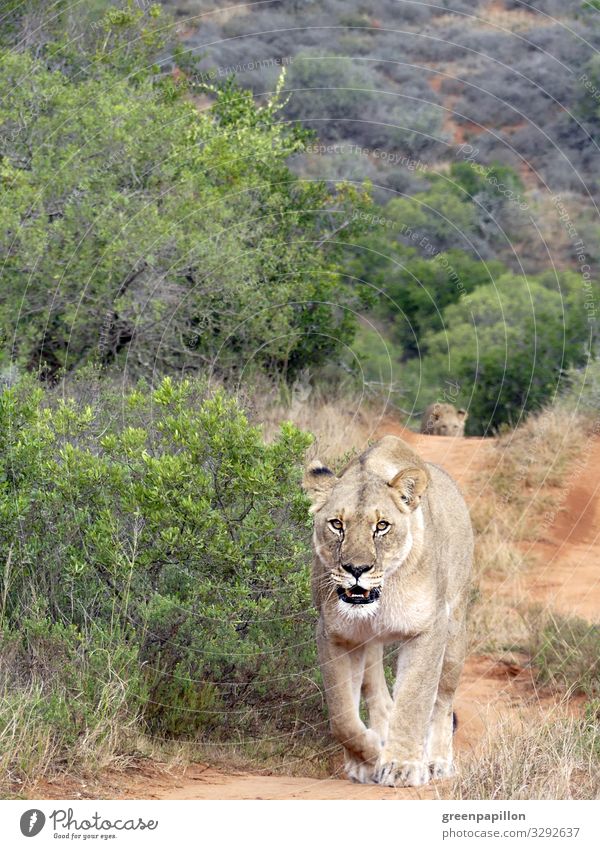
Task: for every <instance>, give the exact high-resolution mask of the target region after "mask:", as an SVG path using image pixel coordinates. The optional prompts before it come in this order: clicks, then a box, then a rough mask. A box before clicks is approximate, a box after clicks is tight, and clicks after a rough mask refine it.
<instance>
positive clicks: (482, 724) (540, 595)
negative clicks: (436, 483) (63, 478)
mask: <svg viewBox="0 0 600 849" xmlns="http://www.w3.org/2000/svg"><path fill="white" fill-rule="evenodd" d="M385 433H393V434H395V435H397V436H401V437H403V438H404V439H406V441H407V442H409V443H410V444H411V445H412V446H413V447H414V448H415V450H417V451H418V452H419V453H420V454H421V455H422V456H423V457H424V458H425V459H427V460H428V461H430V462H433V463H437V464H439V465H441V466H443V467H444V468H446V469H447V470H448V471H449V472H450V473H451V474H452V475H453V476H454V477H455V479H456V480H457V481H458V482H459V484H460V486H461V487H462V489H463V491H464V493H465V496H466V498H467V500H468V501H471V502H472V501H473V499H476V498H477V497H478V494H479V491H478V487H479V483H478V477H477V473H478V472H479V471H480V470H481V469H482V467H484V466H485V465H486V464H487V462H488V460H489V458H490V452H492V451H493V450H494V445H493V442H492V441H491V440H489V439H480V438H467V439H449V438H445V437H435V436H422V435H420V434H415V433H412V432H410V431H405V430H403V429H402V428H401V427H399V426H398V425H396V424H395V423H393V422H389V421H387V422H384V423H382V425H381V426H380V428H379V430H378V432H377V436H382V435H384V434H385ZM599 513H600V440H595V441H593V442H591V443H590V451H589V452H588V456H587V457H586V459H585V463H583V464H582V465H581V469H580V470H579V471H577V469H576V470H575V472H574V473H573V474H572V475H571V478H570V480H569V484H568V487H567V489H566V494H565V497H564V499H563V502H562V507H561V509H557V510H556V516H555V517H554V519H553V521H552V522H551V523H550V524H549V526H548V528H547V534H546V535H545V537H544V539H543V540H541V541H539V542H537V543H535V544H534V545H533V546H531V545H530V546H529V547H530V548H532V550H533V551H534V553H535V554H537V555H539V556H540V557H541V562H542V565H541V566H539V567H537V568H535V569H533V570H531V571H530V572H529V573H528V574H527V575H525V577H524V578H523V581H524V585H525V592H526V594H527V595H528V596H530V597H531V598H532V599H533V600H537V601H540V602H541V603H544V604H547V605H549V606H550V607H551V608H552V609H555V610H558V611H560V612H563V613H578V614H579V615H582V616H585V617H586V618H588V619H591V620H598V619H599V618H600V616H599V611H600V535H599V529H598V519H599ZM528 705H530V706H531V707H532V708H533V709H535V710H536V711H538V712H540V711H541V712H543V711H544V710H545V709H546V708H547V709H551V708H552V705H553V700H552V699H550V698H548V699H545V700H544V699H543V698H540V695H539V693H537V692H536V689H535V687H534V685H533V681H532V679H531V676H530V673H529V672H528V670H527V669H526V668H525V666H524V665H522V664H519V663H511V662H506V663H505V662H503V661H501V660H498V658H497V657H493V656H491V655H486V654H478V655H471V656H470V657H469V658H468V659H467V662H466V664H465V669H464V672H463V675H462V679H461V683H460V685H459V689H458V692H457V696H456V702H455V707H456V712H457V714H458V716H459V718H460V719H459V727H458V730H457V732H456V739H455V743H456V749H457V752H458V753H459V756H460V753H461V752H462V753H466V752H469V751H476V750H477V747H478V745H479V744H480V743H481V741H482V740H483V739H484V737H485V735H486V734H488V733H490V729H491V730H493V728H494V727H495V726H496V725H497V724H498V723H499V722H501V721H502V720H503V718H505V717H506V716H507V715H508V714H509V713H510V712H511V711H513V712H514V713H515V715H516V714H517V713H518V712H519V711H521V710H523V709H524V708H525V709H527V706H528ZM445 786H447V783H444V782H436V784H433V785H429V786H427V787H425V788H419V789H398V790H394V789H391V788H385V787H378V786H366V785H358V784H352V783H351V782H349V781H346V780H344V779H341V778H340V779H336V778H331V779H327V780H322V779H321V780H319V779H313V778H301V777H300V778H299V777H290V776H281V775H258V774H251V773H235V772H231V771H230V772H227V773H226V772H222V771H220V770H218V769H215V768H214V767H211V766H209V765H206V764H192V765H190V766H188V767H185V768H184V767H180V768H175V767H173V768H167V767H166V766H165V765H161V764H157V763H154V762H141V763H140V764H139V765H137V766H135V767H132V768H130V769H128V770H125V771H119V772H117V771H110V772H107V773H106V774H104V775H103V776H102V777H101V779H100V780H98V781H96V782H93V783H86V782H85V781H83V780H80V779H76V778H70V779H65V778H59V779H56V780H55V781H45V782H42V783H40V784H39V785H38V787H37V788H35V789H34V791H33V795H31V798H62V799H64V798H85V797H88V798H106V799H118V798H137V799H424V798H438V797H440V796H442V797H443V796H444V789H445Z"/></svg>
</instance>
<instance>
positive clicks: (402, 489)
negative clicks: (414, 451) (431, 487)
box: [388, 467, 429, 510]
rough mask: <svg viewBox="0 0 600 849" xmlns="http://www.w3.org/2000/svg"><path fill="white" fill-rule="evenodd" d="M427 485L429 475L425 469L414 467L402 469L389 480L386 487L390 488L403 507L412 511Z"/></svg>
mask: <svg viewBox="0 0 600 849" xmlns="http://www.w3.org/2000/svg"><path fill="white" fill-rule="evenodd" d="M428 483H429V475H428V474H427V472H426V471H425V469H418V468H416V467H415V468H410V469H402V471H401V472H398V474H397V475H395V476H394V477H393V478H392V479H391V481H390V482H389V483H388V486H391V488H392V489H393V490H394V493H395V494H397V495H398V496H399V498H400V501H401V502H402V505H403V506H408V507H410V509H411V510H414V509H415V507H416V506H417V505H418V504H419V502H420V500H421V496H422V495H423V493H424V492H425V489H426V488H427V484H428Z"/></svg>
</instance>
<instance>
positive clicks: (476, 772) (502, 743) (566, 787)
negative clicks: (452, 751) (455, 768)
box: [451, 701, 600, 800]
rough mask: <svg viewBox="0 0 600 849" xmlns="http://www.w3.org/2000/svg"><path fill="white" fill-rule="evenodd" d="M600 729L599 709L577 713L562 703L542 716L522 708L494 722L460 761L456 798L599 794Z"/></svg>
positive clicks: (585, 797)
mask: <svg viewBox="0 0 600 849" xmlns="http://www.w3.org/2000/svg"><path fill="white" fill-rule="evenodd" d="M599 794H600V730H599V725H598V718H597V716H595V709H594V708H590V709H588V711H587V712H586V715H585V716H584V717H580V716H574V715H573V714H572V712H571V711H570V710H569V705H568V702H566V701H565V702H564V703H563V704H561V705H559V706H558V707H557V708H555V709H554V710H553V711H552V714H551V715H549V716H547V717H545V718H543V719H541V718H540V715H539V712H537V711H523V712H522V713H521V714H520V715H518V716H516V717H515V716H513V715H511V716H509V717H508V718H507V719H506V720H505V721H504V722H502V723H501V724H500V725H496V726H494V728H493V730H491V731H490V732H489V734H488V737H487V739H486V740H485V741H484V744H483V746H482V747H481V749H480V750H478V752H477V754H476V755H472V756H470V757H468V758H467V759H465V760H463V761H462V763H461V769H460V774H459V775H458V777H457V778H456V780H455V781H454V784H453V787H452V791H451V798H453V799H494V800H495V799H498V800H499V799H595V798H598V796H599Z"/></svg>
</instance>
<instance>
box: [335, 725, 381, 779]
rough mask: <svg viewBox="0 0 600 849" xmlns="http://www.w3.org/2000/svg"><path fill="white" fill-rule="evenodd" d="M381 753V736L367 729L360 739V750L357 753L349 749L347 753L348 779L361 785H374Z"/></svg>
mask: <svg viewBox="0 0 600 849" xmlns="http://www.w3.org/2000/svg"><path fill="white" fill-rule="evenodd" d="M357 748H358V747H357ZM380 753H381V741H380V740H379V735H378V734H377V733H376V732H375V731H373V730H372V729H370V728H369V729H365V732H364V734H363V735H362V737H361V739H360V748H358V750H357V751H351V750H349V749H346V751H345V754H344V766H345V770H346V775H347V776H348V778H350V779H351V780H352V781H358V782H359V783H360V784H374V783H375V764H376V763H377V761H378V758H379V755H380Z"/></svg>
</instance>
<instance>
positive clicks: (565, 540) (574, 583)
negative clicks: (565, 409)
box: [525, 439, 600, 622]
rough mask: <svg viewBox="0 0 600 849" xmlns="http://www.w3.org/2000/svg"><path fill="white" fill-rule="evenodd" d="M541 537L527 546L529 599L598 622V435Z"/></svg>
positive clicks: (599, 619)
mask: <svg viewBox="0 0 600 849" xmlns="http://www.w3.org/2000/svg"><path fill="white" fill-rule="evenodd" d="M554 513H555V514H556V515H555V516H554V518H553V519H552V521H551V522H550V524H549V525H548V526H547V528H546V532H545V534H544V537H543V539H541V540H539V541H538V542H536V543H534V544H533V545H531V546H529V547H528V548H526V549H525V550H526V551H527V550H530V551H531V552H532V553H533V554H534V555H536V560H537V562H536V566H535V567H534V568H533V569H532V570H530V571H529V573H528V574H527V575H526V576H525V592H526V594H527V596H528V598H529V599H530V600H531V601H537V602H539V603H540V604H542V605H543V606H544V607H547V608H548V609H550V610H554V611H556V612H558V613H562V614H565V615H576V616H581V617H583V618H584V619H588V620H589V621H591V622H599V621H600V440H599V439H595V440H591V441H590V443H589V450H588V451H587V452H586V454H585V455H584V457H583V460H582V462H580V463H578V464H577V466H576V467H575V469H574V470H573V472H572V474H571V477H570V480H569V486H568V487H567V489H566V492H565V495H564V498H563V500H562V502H561V503H560V505H559V506H558V509H555V510H554Z"/></svg>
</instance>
